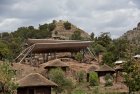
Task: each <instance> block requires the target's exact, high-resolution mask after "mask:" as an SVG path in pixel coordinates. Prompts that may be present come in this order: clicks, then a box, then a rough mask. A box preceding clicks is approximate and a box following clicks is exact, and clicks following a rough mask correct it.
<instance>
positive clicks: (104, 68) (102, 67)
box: [95, 64, 115, 72]
mask: <svg viewBox="0 0 140 94" xmlns="http://www.w3.org/2000/svg"><path fill="white" fill-rule="evenodd" d="M95 71H96V72H104V71H111V72H115V70H114V69H113V68H111V67H110V66H108V65H106V64H104V65H103V66H101V67H100V68H99V69H97V70H95Z"/></svg>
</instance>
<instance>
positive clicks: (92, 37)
mask: <svg viewBox="0 0 140 94" xmlns="http://www.w3.org/2000/svg"><path fill="white" fill-rule="evenodd" d="M94 36H95V35H94V33H93V32H92V33H91V34H90V38H91V40H94Z"/></svg>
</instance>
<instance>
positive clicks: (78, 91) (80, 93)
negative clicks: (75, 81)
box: [72, 89, 86, 94]
mask: <svg viewBox="0 0 140 94" xmlns="http://www.w3.org/2000/svg"><path fill="white" fill-rule="evenodd" d="M72 94H86V92H85V91H83V90H81V89H80V90H75V91H74V92H73V93H72Z"/></svg>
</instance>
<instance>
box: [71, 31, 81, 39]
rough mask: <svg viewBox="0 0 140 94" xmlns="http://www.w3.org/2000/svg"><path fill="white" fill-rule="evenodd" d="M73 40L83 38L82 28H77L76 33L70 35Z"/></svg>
mask: <svg viewBox="0 0 140 94" xmlns="http://www.w3.org/2000/svg"><path fill="white" fill-rule="evenodd" d="M70 39H71V40H82V39H83V38H82V36H81V31H80V30H77V31H74V33H73V34H72V35H71V37H70Z"/></svg>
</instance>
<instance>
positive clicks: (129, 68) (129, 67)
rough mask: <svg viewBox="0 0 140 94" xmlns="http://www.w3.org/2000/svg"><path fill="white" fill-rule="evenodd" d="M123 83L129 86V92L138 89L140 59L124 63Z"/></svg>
mask: <svg viewBox="0 0 140 94" xmlns="http://www.w3.org/2000/svg"><path fill="white" fill-rule="evenodd" d="M123 68H124V72H125V74H124V79H125V81H124V83H125V84H126V85H127V86H128V88H129V94H132V93H134V92H136V91H139V90H140V83H139V82H140V61H134V60H128V62H127V63H125V64H124V66H123Z"/></svg>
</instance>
